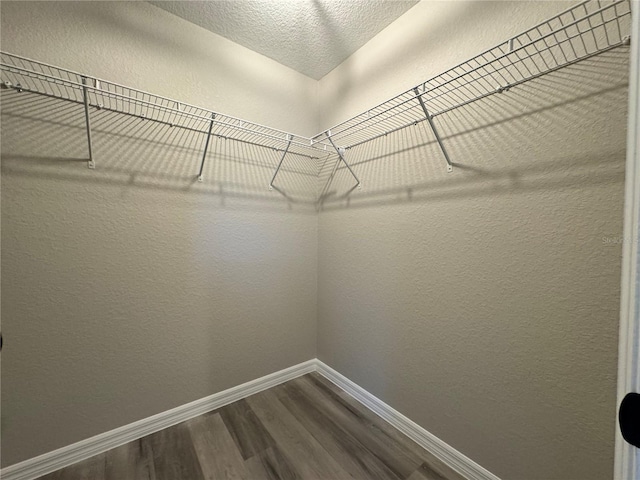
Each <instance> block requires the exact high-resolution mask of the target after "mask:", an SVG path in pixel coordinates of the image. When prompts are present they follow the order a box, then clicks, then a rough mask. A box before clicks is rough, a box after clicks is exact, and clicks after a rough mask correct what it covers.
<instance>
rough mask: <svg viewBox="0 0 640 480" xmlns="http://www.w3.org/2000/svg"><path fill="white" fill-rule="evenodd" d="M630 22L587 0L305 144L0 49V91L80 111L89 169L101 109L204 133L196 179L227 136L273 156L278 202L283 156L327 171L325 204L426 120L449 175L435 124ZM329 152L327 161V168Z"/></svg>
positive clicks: (576, 56)
mask: <svg viewBox="0 0 640 480" xmlns="http://www.w3.org/2000/svg"><path fill="white" fill-rule="evenodd" d="M630 17H631V1H630V0H606V1H605V0H586V1H584V2H582V3H579V4H577V5H574V6H572V7H570V8H568V9H566V10H565V11H563V12H561V13H559V14H558V15H556V16H554V17H552V18H550V19H548V20H546V21H544V22H542V23H540V24H538V25H535V26H534V27H532V28H530V29H528V30H526V31H525V32H522V33H521V34H519V35H516V36H515V37H513V38H510V39H508V40H507V41H505V42H503V43H501V44H499V45H497V46H495V47H493V48H491V49H489V50H486V51H484V52H482V53H480V54H479V55H476V56H475V57H473V58H471V59H469V60H467V61H466V62H463V63H461V64H459V65H456V66H455V67H453V68H451V69H449V70H447V71H446V72H443V73H441V74H439V75H436V76H435V77H433V78H431V79H429V80H427V81H425V82H423V83H421V84H419V85H416V86H415V87H413V88H411V89H409V90H407V91H405V92H403V93H401V94H399V95H397V96H395V97H393V98H391V99H389V100H387V101H385V102H383V103H380V104H379V105H376V106H375V107H372V108H370V109H368V110H366V111H364V112H362V113H360V114H358V115H356V116H354V117H352V118H350V119H348V120H346V121H343V122H341V123H339V124H338V125H335V126H334V127H332V128H330V129H328V130H326V131H324V132H321V133H320V134H318V135H316V136H314V137H311V138H308V137H303V136H299V135H294V134H291V133H288V132H284V131H281V130H278V129H274V128H271V127H268V126H264V125H260V124H256V123H253V122H249V121H245V120H242V119H239V118H235V117H233V116H230V115H226V114H222V113H219V112H214V111H212V110H208V109H205V108H202V107H197V106H193V105H189V104H186V103H183V102H180V101H178V100H173V99H169V98H166V97H162V96H158V95H154V94H152V93H147V92H143V91H141V90H137V89H134V88H130V87H127V86H123V85H120V84H117V83H114V82H110V81H107V80H102V79H98V78H95V77H91V76H88V75H84V74H81V73H77V72H73V71H71V70H66V69H63V68H60V67H56V66H53V65H49V64H46V63H42V62H39V61H35V60H30V59H27V58H24V57H21V56H18V55H13V54H10V53H6V52H0V72H1V75H2V76H1V78H0V86H1V87H3V88H5V89H10V90H15V91H19V92H31V93H35V94H39V95H45V96H48V97H53V98H57V99H62V100H66V101H70V102H74V103H77V104H79V105H83V106H84V111H85V120H86V127H87V128H86V130H87V142H88V148H89V161H88V166H89V168H94V166H95V159H94V158H93V153H92V141H91V116H92V112H93V111H94V110H96V109H97V110H107V111H111V112H116V113H120V114H125V115H130V116H134V117H137V118H141V119H146V120H152V121H155V122H160V123H163V124H166V125H169V126H172V127H178V128H184V129H188V130H192V131H195V132H200V133H202V134H204V135H206V142H205V146H204V151H203V154H202V157H201V163H200V170H199V172H197V177H198V179H199V180H202V174H203V167H204V163H205V161H206V158H207V149H208V147H209V142H210V141H211V140H213V139H215V138H224V139H233V140H236V141H239V142H245V143H248V144H252V145H256V146H261V147H265V148H269V149H272V150H276V151H278V152H279V153H280V154H281V156H280V161H279V164H278V165H277V168H276V169H275V171H274V174H273V176H272V178H271V181H270V182H269V185H268V188H269V189H274V190H276V191H278V192H279V193H281V194H282V195H284V196H285V197H288V195H287V193H286V191H285V190H284V189H283V188H282V187H277V186H276V185H275V184H274V182H275V180H276V178H277V176H278V174H279V172H280V171H281V167H282V164H283V162H284V161H285V158H286V156H287V155H290V154H294V155H300V156H303V157H306V158H309V159H311V160H313V161H317V162H318V166H319V168H318V172H319V173H318V176H319V178H320V177H321V175H322V170H323V169H324V168H325V166H327V165H328V172H327V180H326V182H324V187H323V188H321V189H319V197H318V202H322V201H323V200H324V199H325V198H326V197H327V196H328V193H327V192H329V187H330V185H331V182H332V180H333V178H334V176H335V174H336V172H337V170H338V169H341V168H342V169H346V171H348V173H349V175H351V176H352V177H353V180H354V185H353V187H352V188H350V189H349V190H348V191H347V193H346V194H345V195H348V194H350V193H351V192H352V191H353V190H354V189H355V188H356V187H359V186H360V180H359V179H358V177H357V175H356V173H355V172H354V170H353V169H352V167H351V166H350V165H349V163H348V161H347V158H346V154H347V151H348V150H349V149H351V148H354V147H356V146H358V145H362V144H364V143H366V142H370V141H372V140H375V139H378V138H380V137H383V136H385V135H388V134H390V133H393V132H396V131H399V130H401V129H404V128H407V127H410V126H413V125H416V124H418V123H420V122H427V123H428V125H429V128H430V129H431V131H432V132H433V134H434V137H435V139H436V141H437V143H438V145H439V147H440V151H441V153H442V156H443V159H444V162H445V164H446V168H447V171H449V172H451V171H452V170H453V166H454V164H453V161H452V159H451V158H450V156H449V154H448V152H447V150H446V146H445V144H444V142H443V140H442V138H441V136H440V134H439V131H438V128H437V125H436V122H435V121H434V119H435V118H436V117H438V116H440V115H444V114H447V113H449V112H452V111H453V110H456V109H458V108H461V107H464V106H466V105H469V104H472V103H474V102H477V101H480V100H483V99H487V98H489V97H491V96H492V95H495V94H501V93H505V92H508V91H509V89H511V88H514V87H517V86H518V85H521V84H523V83H525V82H527V81H529V80H533V79H535V78H538V77H541V76H543V75H546V74H548V73H551V72H554V71H556V70H559V69H561V68H564V67H567V66H569V65H572V64H575V63H577V62H580V61H582V60H585V59H588V58H590V57H593V56H595V55H598V54H601V53H604V52H607V51H610V50H612V49H615V48H619V47H625V46H628V45H629V44H630V24H631V22H630ZM331 152H333V157H334V159H333V161H332V162H327V155H328V154H331ZM321 163H322V164H323V166H320V164H321ZM341 164H343V166H342V167H341ZM288 198H289V197H288Z"/></svg>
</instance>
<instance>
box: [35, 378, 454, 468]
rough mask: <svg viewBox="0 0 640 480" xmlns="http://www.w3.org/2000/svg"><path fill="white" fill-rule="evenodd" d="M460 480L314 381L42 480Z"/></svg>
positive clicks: (294, 383) (338, 391)
mask: <svg viewBox="0 0 640 480" xmlns="http://www.w3.org/2000/svg"><path fill="white" fill-rule="evenodd" d="M305 479H308V480H341V479H350V480H353V479H357V480H463V479H462V477H461V476H460V475H458V474H457V473H456V472H453V471H452V470H451V469H450V468H449V467H447V466H446V465H444V464H443V463H442V462H440V461H439V460H437V459H436V458H435V457H433V455H431V454H430V453H429V452H427V451H426V450H424V449H423V448H422V447H420V446H419V445H417V444H416V443H414V442H413V441H411V440H410V439H409V438H407V437H406V436H405V435H403V434H402V433H401V432H400V431H398V430H396V429H395V428H394V427H392V426H391V425H390V424H388V423H387V422H385V421H384V420H382V419H381V418H380V417H378V416H377V415H376V414H374V413H373V412H372V411H370V410H368V409H367V408H366V407H364V406H363V405H362V404H360V403H359V402H358V401H357V400H355V399H354V398H353V397H351V396H349V395H348V394H347V393H346V392H344V391H342V390H341V389H340V388H338V387H337V386H336V385H334V384H333V383H331V382H330V381H328V380H327V379H325V378H324V377H322V376H321V375H318V374H316V373H312V374H308V375H305V376H303V377H300V378H297V379H295V380H291V381H290V382H287V383H284V384H282V385H279V386H277V387H274V388H272V389H270V390H267V391H264V392H261V393H258V394H256V395H253V396H251V397H248V398H246V399H244V400H240V401H238V402H235V403H232V404H230V405H227V406H225V407H222V408H220V409H218V410H215V411H213V412H209V413H206V414H204V415H201V416H199V417H196V418H193V419H191V420H188V421H186V422H183V423H181V424H179V425H176V426H173V427H171V428H167V429H165V430H162V431H160V432H157V433H154V434H152V435H149V436H147V437H144V438H141V439H139V440H136V441H133V442H130V443H127V444H126V445H122V446H121V447H118V448H114V449H113V450H109V451H108V452H106V453H104V454H101V455H97V456H95V457H92V458H90V459H88V460H85V461H83V462H80V463H77V464H76V465H72V466H70V467H67V468H64V469H62V470H59V471H57V472H54V473H51V474H49V475H46V476H44V477H41V480H305Z"/></svg>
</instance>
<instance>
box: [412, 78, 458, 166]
mask: <svg viewBox="0 0 640 480" xmlns="http://www.w3.org/2000/svg"><path fill="white" fill-rule="evenodd" d="M413 91H414V92H415V94H416V98H417V99H418V101H419V102H420V106H421V107H422V111H423V112H424V116H425V117H426V118H427V121H428V122H429V126H430V127H431V131H432V132H433V135H434V136H435V137H436V140H437V141H438V145H440V150H442V154H443V155H444V159H445V160H446V162H447V172H448V173H451V172H453V164H452V163H451V160H450V159H449V154H448V153H447V149H446V148H444V144H443V143H442V139H441V138H440V134H439V133H438V129H437V128H436V125H435V123H434V122H433V117H432V116H431V114H430V113H429V110H427V106H426V105H425V103H424V100H423V99H422V95H421V94H420V90H418V87H416V88H414V89H413Z"/></svg>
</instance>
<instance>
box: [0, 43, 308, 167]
mask: <svg viewBox="0 0 640 480" xmlns="http://www.w3.org/2000/svg"><path fill="white" fill-rule="evenodd" d="M0 71H1V72H2V84H1V85H2V87H3V88H11V89H14V90H17V91H24V92H32V93H38V94H41V95H45V96H49V97H54V98H59V99H63V100H68V101H71V102H75V103H79V104H83V103H84V97H83V95H84V92H85V91H86V93H87V99H88V103H89V106H90V107H91V109H92V110H93V109H97V110H106V111H111V112H116V113H122V114H126V115H130V116H134V117H138V118H140V119H145V120H153V121H156V122H160V123H163V124H166V125H168V126H171V127H178V128H184V129H187V130H193V131H197V132H201V133H205V134H206V133H207V132H208V130H209V126H212V130H211V135H212V136H214V137H219V138H223V139H233V140H237V141H241V142H245V143H248V144H251V145H255V146H262V147H265V148H270V149H273V150H276V151H277V150H284V148H285V147H286V145H287V143H288V142H289V140H291V146H290V147H289V150H290V151H291V152H292V153H295V154H298V155H302V156H306V157H308V158H311V159H316V158H318V156H319V155H320V152H319V150H318V149H317V148H316V147H314V146H313V145H311V144H310V143H311V142H310V141H309V139H308V138H306V137H301V136H298V135H293V134H290V133H287V132H284V131H281V130H278V129H274V128H271V127H267V126H264V125H260V124H257V123H253V122H248V121H246V120H241V119H239V118H235V117H232V116H230V115H225V114H222V113H218V112H213V111H210V110H207V109H204V108H201V107H196V106H193V105H189V104H186V103H182V102H179V101H177V100H173V99H169V98H165V97H161V96H158V95H154V94H151V93H147V92H143V91H141V90H137V89H134V88H130V87H126V86H123V85H119V84H117V83H113V82H109V81H106V80H101V79H97V78H93V77H89V76H85V75H82V74H80V73H77V72H73V71H71V70H66V69H63V68H60V67H55V66H53V65H48V64H46V63H42V62H38V61H35V60H31V59H27V58H24V57H21V56H18V55H13V54H10V53H7V52H0Z"/></svg>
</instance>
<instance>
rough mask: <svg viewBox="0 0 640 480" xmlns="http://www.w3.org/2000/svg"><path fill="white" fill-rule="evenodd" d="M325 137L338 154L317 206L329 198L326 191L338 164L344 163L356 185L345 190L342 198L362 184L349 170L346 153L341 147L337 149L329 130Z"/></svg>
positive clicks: (351, 170) (359, 187)
mask: <svg viewBox="0 0 640 480" xmlns="http://www.w3.org/2000/svg"><path fill="white" fill-rule="evenodd" d="M325 135H326V137H327V140H329V142H330V143H331V145H332V146H333V148H334V149H335V151H336V153H337V154H338V160H337V161H336V163H335V165H334V166H333V170H332V171H331V175H329V179H328V180H327V183H326V184H325V186H324V188H323V189H322V194H321V195H320V198H319V199H318V203H319V204H320V203H322V202H323V200H324V199H325V198H326V197H328V196H329V195H327V191H328V190H329V186H330V185H331V182H332V181H333V178H334V177H335V175H336V172H337V171H338V166H339V165H340V162H342V163H344V165H345V166H346V167H347V170H349V173H351V176H352V177H353V178H354V180H355V181H356V184H355V185H354V186H353V187H351V188H350V189H349V190H347V192H346V193H345V194H344V195H343V197H345V196H347V195H349V194H350V193H351V192H353V191H354V190H355V189H356V188H358V189H361V188H362V184H361V183H360V179H359V178H358V176H357V175H356V174H355V172H354V171H353V169H352V168H351V165H349V164H348V163H347V160H346V159H345V158H344V155H345V153H346V149H345V148H343V147H338V146H337V145H336V144H335V143H334V141H333V139H332V138H331V130H327V131H326V132H325Z"/></svg>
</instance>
